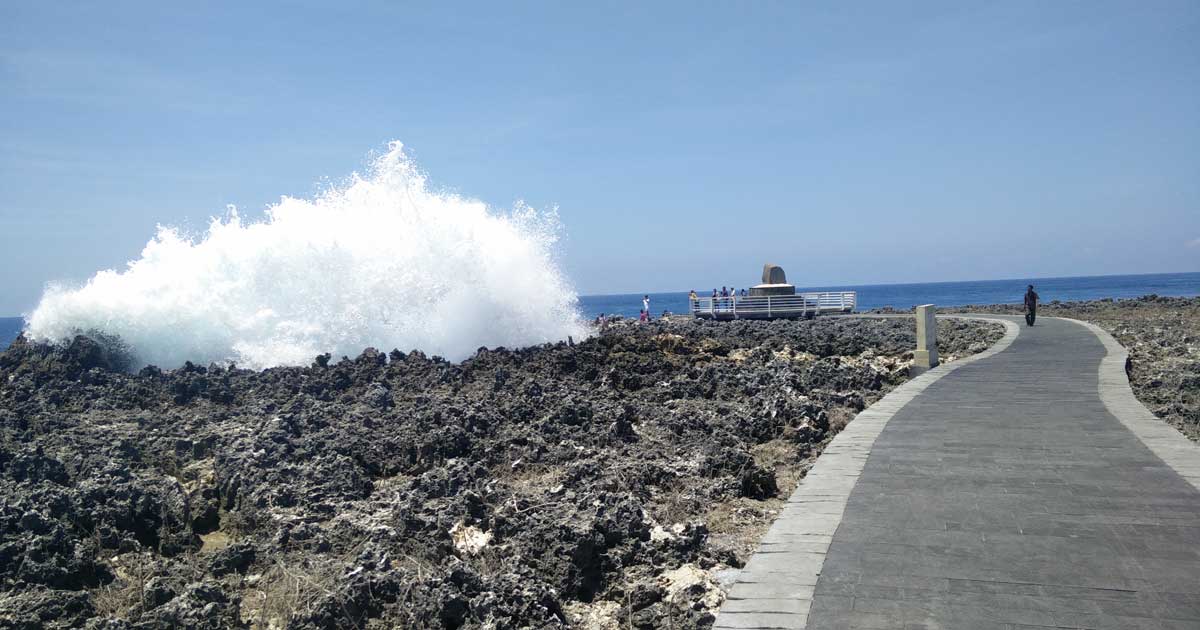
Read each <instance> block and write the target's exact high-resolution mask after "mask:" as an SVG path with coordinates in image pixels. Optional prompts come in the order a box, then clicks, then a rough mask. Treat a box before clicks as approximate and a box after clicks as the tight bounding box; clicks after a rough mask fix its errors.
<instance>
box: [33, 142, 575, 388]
mask: <svg viewBox="0 0 1200 630" xmlns="http://www.w3.org/2000/svg"><path fill="white" fill-rule="evenodd" d="M559 232H560V226H559V223H558V219H557V215H556V214H555V213H554V212H548V213H540V212H537V211H535V210H533V209H531V208H529V207H527V206H525V205H523V204H518V205H517V206H516V207H515V208H513V209H512V210H511V211H509V212H497V211H495V210H493V209H490V208H488V207H487V206H486V205H485V204H484V203H482V202H480V201H476V200H472V199H467V198H464V197H461V196H458V195H454V194H448V193H442V192H435V191H431V190H430V189H429V188H428V187H427V185H426V179H425V177H424V176H423V175H422V174H421V173H420V172H419V171H418V170H417V168H416V166H415V165H414V164H413V163H412V162H411V161H410V160H409V159H408V158H407V157H406V156H405V154H404V152H403V149H402V146H401V145H400V143H392V144H391V145H390V146H389V150H388V151H387V152H386V153H384V154H382V155H380V156H379V157H378V158H377V159H376V160H375V161H374V163H373V164H372V166H371V168H370V169H369V171H368V172H367V174H366V175H365V176H359V175H354V176H352V177H351V178H350V180H349V181H348V183H346V184H345V185H343V186H339V187H334V188H332V189H330V190H328V191H327V192H325V193H323V194H321V195H319V196H318V197H316V198H315V199H313V200H305V199H295V198H289V197H284V198H283V199H282V200H281V201H280V202H279V203H278V204H276V205H274V206H272V207H270V208H269V209H268V210H267V212H266V214H265V217H264V218H263V219H262V220H261V221H246V220H244V219H242V218H241V217H239V216H238V214H237V212H236V211H235V210H232V209H231V211H230V213H229V215H228V216H227V217H225V218H219V219H213V220H212V222H211V224H210V225H209V226H208V230H207V232H206V233H204V234H203V235H201V236H200V237H198V238H188V237H186V236H185V235H183V234H181V233H180V232H179V231H177V230H175V229H172V228H169V227H161V226H160V227H159V229H158V233H157V234H156V235H155V237H154V238H153V239H152V240H151V241H150V242H149V243H148V244H147V245H146V247H145V249H144V250H143V251H142V253H141V257H140V258H138V259H137V260H134V261H131V262H129V263H128V264H127V266H126V268H125V269H124V270H120V271H118V270H105V271H100V272H99V273H97V274H96V275H95V276H93V277H92V278H91V279H90V280H88V281H87V283H86V284H85V285H83V286H82V287H77V288H72V287H66V286H61V285H50V286H48V287H47V289H46V292H45V294H44V295H43V297H42V300H41V302H40V303H39V304H38V306H37V308H36V309H35V310H34V311H33V313H32V314H31V315H29V316H28V319H29V326H28V334H29V335H30V336H31V337H32V338H34V339H39V340H64V339H68V338H70V337H72V336H73V335H74V334H76V333H78V332H80V331H91V330H96V331H102V332H104V333H107V334H110V335H117V336H119V337H120V338H121V339H122V340H123V341H124V342H125V344H127V345H128V346H129V348H130V349H131V350H132V352H133V354H134V357H135V359H136V361H137V362H139V363H141V364H154V365H158V366H159V367H163V368H169V367H176V366H179V365H182V364H183V363H184V362H185V361H193V362H195V363H199V364H207V363H210V362H217V363H228V362H235V363H237V364H238V365H240V366H243V367H254V368H263V367H270V366H276V365H302V364H307V363H308V362H310V361H312V359H313V357H314V356H316V355H317V354H320V353H324V352H331V353H333V354H334V356H335V357H336V356H341V355H349V356H355V355H357V354H358V353H359V352H360V351H361V350H362V349H363V348H364V347H367V346H373V347H376V348H379V349H383V350H389V349H392V348H399V349H401V350H405V351H407V350H413V349H417V350H422V351H424V352H426V353H428V354H438V355H442V356H445V357H447V358H449V359H452V360H458V359H462V358H465V357H467V356H469V355H470V354H471V353H473V352H474V351H475V350H476V349H477V348H478V347H480V346H489V347H495V346H501V345H503V346H509V347H518V346H525V345H531V344H537V343H542V342H548V341H557V340H563V339H566V338H567V337H568V336H569V335H573V336H575V338H576V339H579V338H582V337H583V336H586V334H587V328H586V326H585V324H584V323H583V322H582V320H581V319H580V316H579V314H578V310H577V302H578V299H577V296H576V294H575V292H574V290H573V289H572V288H571V286H570V284H569V282H568V280H567V278H566V277H565V276H564V275H563V273H562V272H561V271H560V269H559V268H558V266H557V264H556V261H555V257H554V246H555V243H556V240H557V238H558V235H559Z"/></svg>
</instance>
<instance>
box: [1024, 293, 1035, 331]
mask: <svg viewBox="0 0 1200 630" xmlns="http://www.w3.org/2000/svg"><path fill="white" fill-rule="evenodd" d="M1037 303H1038V294H1037V293H1035V292H1034V290H1033V285H1032V284H1031V285H1029V288H1028V289H1026V290H1025V323H1026V324H1029V325H1030V326H1032V325H1033V320H1035V319H1037Z"/></svg>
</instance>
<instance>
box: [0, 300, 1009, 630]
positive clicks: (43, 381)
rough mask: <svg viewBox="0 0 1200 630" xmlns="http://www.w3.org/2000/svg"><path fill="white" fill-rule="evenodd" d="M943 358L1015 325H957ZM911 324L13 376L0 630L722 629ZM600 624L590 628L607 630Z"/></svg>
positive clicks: (50, 358)
mask: <svg viewBox="0 0 1200 630" xmlns="http://www.w3.org/2000/svg"><path fill="white" fill-rule="evenodd" d="M939 334H940V338H939V342H940V344H941V346H940V349H941V351H942V354H943V355H944V356H948V357H953V356H954V355H962V354H967V353H970V352H976V351H978V350H981V349H983V348H985V347H987V345H988V344H989V343H990V342H991V341H994V340H995V339H997V338H998V337H999V334H1000V333H999V330H998V327H988V326H984V325H980V324H967V323H962V322H947V323H945V324H944V325H942V326H941V329H940V330H939ZM914 344H915V341H914V330H913V323H912V322H911V321H903V320H859V319H841V318H838V319H832V318H831V319H818V320H816V321H807V322H803V321H798V322H786V321H775V322H727V323H714V322H694V321H691V320H675V321H660V322H656V323H653V324H649V325H637V324H633V323H629V322H615V323H611V324H609V325H607V326H606V328H605V330H604V331H603V332H601V333H600V334H598V335H597V336H595V337H592V338H590V339H588V340H585V341H582V342H580V343H576V344H574V345H570V344H566V343H560V344H553V345H545V346H540V347H533V348H523V349H516V350H510V349H504V348H495V349H480V351H479V352H478V353H477V354H476V355H475V356H474V357H472V358H470V359H468V360H466V361H463V362H462V363H459V364H453V363H449V362H446V361H444V360H442V359H439V358H436V357H434V358H429V357H426V356H425V355H424V354H422V353H420V352H411V353H404V352H400V351H393V352H391V353H389V354H386V355H385V354H383V353H381V352H379V351H376V350H374V349H367V350H365V351H364V352H363V353H362V354H361V355H360V356H358V357H357V358H354V359H342V360H340V361H335V360H332V357H330V356H329V355H323V356H321V357H317V358H316V360H315V361H314V362H313V364H312V365H311V366H309V367H306V368H298V367H297V368H273V369H268V370H263V371H258V372H256V371H249V370H241V369H237V368H234V367H227V366H208V367H204V366H197V365H192V364H188V365H185V366H184V367H182V368H180V369H177V370H169V371H163V370H159V369H157V368H154V367H146V368H143V369H141V370H140V371H138V372H137V373H129V372H127V371H124V369H125V368H126V367H128V364H127V361H126V360H125V357H126V356H127V355H126V354H125V353H123V352H122V350H121V349H120V347H119V344H115V343H113V340H111V339H104V338H98V340H97V339H96V338H89V337H82V336H81V337H77V338H76V339H74V340H73V341H71V342H70V343H69V344H66V345H63V346H48V345H42V344H34V343H29V342H27V341H25V340H24V339H19V340H17V342H15V343H14V344H13V345H12V346H11V347H10V348H9V349H8V350H7V351H6V352H4V353H3V354H0V496H3V501H2V502H0V627H4V628H7V627H16V628H34V627H50V628H67V627H80V626H84V625H87V627H90V628H112V629H116V628H140V629H149V628H174V627H197V628H228V627H240V626H243V625H251V626H259V627H265V626H267V625H269V624H275V625H277V626H288V627H294V628H335V627H380V628H382V627H409V628H447V629H449V628H492V629H495V630H504V629H516V628H562V627H567V626H568V625H571V624H578V625H579V626H581V627H593V626H594V627H605V624H609V623H611V622H612V621H613V620H615V619H620V620H622V624H623V626H622V627H624V625H629V624H632V625H633V626H634V627H638V628H659V627H688V628H692V627H697V628H698V627H707V626H709V625H711V623H712V619H713V615H712V612H713V608H714V607H715V606H716V605H718V604H719V603H720V599H721V597H722V596H721V594H720V590H719V588H718V587H717V586H716V582H715V581H714V580H713V578H712V575H713V572H714V571H717V570H720V569H722V568H725V567H737V566H740V563H741V562H742V561H743V560H744V559H745V557H746V554H747V553H748V552H749V550H750V549H751V548H752V546H753V543H754V541H755V540H756V539H757V537H758V536H759V535H760V534H761V531H762V529H763V528H764V527H766V525H767V524H769V522H770V520H771V518H772V516H773V514H774V512H775V511H777V510H778V509H779V507H780V506H781V505H782V501H783V500H784V499H785V498H786V496H787V494H788V493H789V492H790V491H791V489H792V488H793V487H794V486H795V483H796V481H797V480H798V479H799V478H800V476H802V475H803V473H804V471H805V470H806V469H807V466H808V465H810V464H811V461H812V458H813V457H815V456H816V455H817V454H818V453H819V452H820V449H821V447H822V446H823V444H824V443H825V442H826V441H827V440H828V439H829V438H830V437H832V436H833V435H834V434H835V433H836V432H837V431H838V430H840V428H841V427H842V426H844V425H845V422H846V421H848V420H849V419H850V418H852V417H853V415H854V414H855V413H857V412H858V411H859V410H861V409H862V408H863V407H864V406H866V405H868V404H870V403H871V402H873V401H874V400H877V399H878V398H879V397H880V396H882V395H883V394H884V393H886V392H887V390H888V389H890V388H891V387H893V386H895V385H896V384H898V383H900V382H902V381H903V380H904V379H905V378H906V366H907V363H906V361H907V360H909V359H910V358H911V349H912V348H913V346H914ZM597 624H598V625H597Z"/></svg>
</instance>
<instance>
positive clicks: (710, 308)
mask: <svg viewBox="0 0 1200 630" xmlns="http://www.w3.org/2000/svg"><path fill="white" fill-rule="evenodd" d="M857 301H858V294H857V293H855V292H854V291H828V292H820V293H796V294H794V295H748V296H745V297H741V296H737V297H701V298H696V299H694V300H691V305H690V310H691V313H692V315H693V316H695V317H699V318H703V319H720V320H725V319H797V318H801V317H806V318H807V317H815V316H816V315H819V314H821V313H850V312H852V311H854V307H855V304H856V303H857Z"/></svg>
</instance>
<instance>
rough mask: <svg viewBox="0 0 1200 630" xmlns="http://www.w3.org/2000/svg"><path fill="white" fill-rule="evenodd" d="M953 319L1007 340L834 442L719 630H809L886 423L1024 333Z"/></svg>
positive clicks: (884, 405) (943, 368) (735, 592)
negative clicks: (837, 536)
mask: <svg viewBox="0 0 1200 630" xmlns="http://www.w3.org/2000/svg"><path fill="white" fill-rule="evenodd" d="M953 317H956V318H959V319H969V320H975V321H987V322H995V323H1000V324H1003V325H1004V327H1005V332H1004V336H1003V337H1001V338H1000V340H999V341H997V342H996V343H995V344H993V345H992V347H991V348H988V349H987V350H985V351H983V352H981V353H979V354H975V355H972V356H969V357H965V358H963V359H959V360H957V361H954V362H951V363H946V364H943V365H939V366H937V367H935V368H933V369H931V370H929V371H927V372H925V373H923V374H921V375H919V376H917V377H915V378H913V379H911V380H909V381H907V382H905V383H904V384H902V385H900V386H899V387H897V388H896V389H894V390H892V391H891V392H889V393H888V394H887V395H886V396H884V397H883V398H881V399H880V400H879V401H878V402H876V403H875V404H873V405H871V406H870V407H868V408H867V409H865V410H864V411H862V413H859V414H858V415H857V416H855V418H854V420H853V421H851V422H850V423H849V424H848V425H847V426H846V428H845V429H843V430H842V432H841V433H839V434H838V435H837V436H836V437H834V438H833V440H832V441H830V443H829V445H828V446H826V447H825V451H824V452H823V453H822V454H821V456H820V457H818V458H817V463H816V464H815V465H814V466H813V467H812V470H810V471H809V472H808V475H807V476H805V478H804V479H803V480H802V481H801V482H800V485H798V486H797V487H796V490H795V491H794V492H793V493H792V495H791V497H789V498H788V501H787V504H786V506H785V507H784V509H783V511H782V512H781V513H780V514H779V517H778V518H776V519H775V522H774V523H773V524H772V525H771V528H770V529H769V530H768V531H767V533H766V535H765V536H764V537H763V539H762V541H761V542H760V543H759V547H758V550H757V551H755V552H754V555H752V556H751V557H750V560H749V561H748V562H747V563H746V566H745V568H744V569H742V572H741V573H740V574H739V575H738V578H737V581H736V582H735V583H734V585H733V586H732V587H731V588H730V590H729V594H728V596H727V598H726V601H725V604H724V605H723V606H721V609H720V611H719V612H718V614H717V619H716V623H715V624H714V625H713V628H714V630H734V629H744V628H779V629H786V628H796V629H801V628H804V627H805V625H806V624H807V621H808V613H809V608H810V607H811V605H812V598H813V591H814V588H815V587H816V584H817V578H819V577H820V575H821V567H822V566H823V565H824V562H825V555H826V554H827V553H828V551H829V545H830V543H832V542H833V535H834V532H836V531H837V528H838V525H839V524H840V523H841V520H842V515H843V513H844V512H845V509H846V502H847V501H848V500H849V498H850V493H851V491H853V490H854V486H855V484H857V483H858V478H859V476H860V475H861V474H862V471H863V466H864V465H865V464H866V461H867V457H868V456H869V455H870V453H871V447H872V446H873V445H874V444H875V440H876V438H878V437H879V434H880V433H881V432H882V431H883V428H884V427H885V426H886V425H887V423H888V421H889V420H891V419H892V417H893V416H894V415H895V414H896V412H898V411H900V410H901V409H902V408H904V406H905V405H907V404H908V403H909V401H911V400H912V399H913V398H914V397H916V396H917V395H918V394H920V393H921V392H923V391H925V389H926V388H927V387H929V386H930V385H932V384H933V383H934V382H936V381H937V380H939V379H940V378H942V377H943V376H945V375H947V374H949V373H951V372H953V371H954V370H957V369H958V368H960V367H962V366H964V365H969V364H971V363H974V362H976V361H981V360H983V359H986V358H989V357H992V356H994V355H996V354H999V353H1000V352H1003V351H1004V350H1006V349H1008V347H1009V346H1010V345H1012V343H1013V341H1014V340H1016V338H1017V335H1019V334H1020V327H1019V326H1018V325H1017V324H1016V323H1014V322H1012V321H1009V320H1008V319H1003V318H1000V317H987V316H974V315H968V316H959V315H955V316H953ZM1121 362H1122V365H1124V359H1121ZM1135 402H1136V400H1135ZM1143 410H1144V408H1143ZM1114 415H1116V414H1115V413H1114ZM1159 424H1161V422H1160V423H1159ZM1164 426H1165V425H1164ZM1180 437H1182V436H1180ZM1181 474H1182V473H1181ZM1197 474H1200V471H1197ZM1193 483H1195V481H1193Z"/></svg>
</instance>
